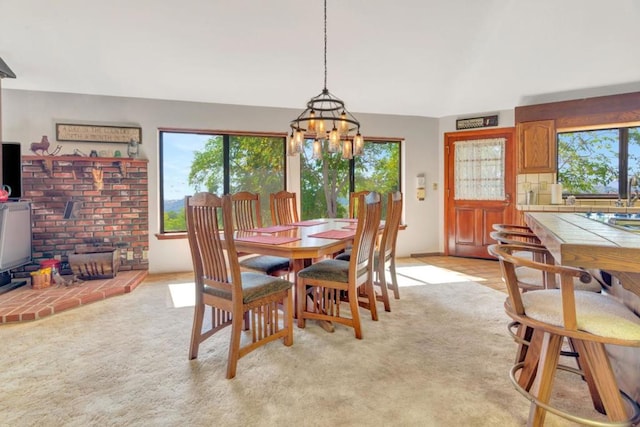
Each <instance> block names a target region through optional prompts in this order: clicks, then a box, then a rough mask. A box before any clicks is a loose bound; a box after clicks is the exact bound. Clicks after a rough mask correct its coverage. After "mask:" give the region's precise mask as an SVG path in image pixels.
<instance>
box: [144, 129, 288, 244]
mask: <svg viewBox="0 0 640 427" xmlns="http://www.w3.org/2000/svg"><path fill="white" fill-rule="evenodd" d="M167 133H182V134H197V135H210V136H221V137H222V144H223V148H222V150H223V154H222V157H223V158H222V168H223V184H222V187H223V194H228V193H229V187H230V177H229V171H230V168H231V167H230V162H231V159H230V156H229V151H230V141H231V138H233V137H267V138H281V139H282V160H283V165H284V172H283V189H286V188H287V175H288V167H289V162H288V159H287V153H286V150H287V144H286V139H287V134H286V133H283V132H255V131H229V130H209V129H181V128H158V162H159V167H158V169H159V171H158V176H159V183H160V184H159V189H158V193H159V218H158V219H159V233H158V234H157V235H156V236H157V237H160V236H162V237H163V238H165V239H171V238H182V237H185V236H186V230H184V231H179V230H170V231H166V230H165V224H164V212H165V211H164V196H165V189H164V178H165V177H164V161H165V159H164V150H163V143H164V135H165V134H167Z"/></svg>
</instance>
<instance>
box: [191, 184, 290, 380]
mask: <svg viewBox="0 0 640 427" xmlns="http://www.w3.org/2000/svg"><path fill="white" fill-rule="evenodd" d="M185 213H186V220H187V236H188V239H189V247H190V249H191V258H192V261H193V271H194V276H195V292H196V303H195V311H194V316H193V329H192V332H191V345H190V347H189V359H195V358H197V357H198V349H199V347H200V343H202V342H203V341H205V340H206V339H207V338H209V337H211V336H213V335H215V334H217V333H218V332H219V331H221V330H223V329H224V328H225V327H227V326H231V334H230V342H229V356H228V362H227V378H233V377H235V375H236V368H237V364H238V359H240V358H242V357H243V356H246V355H247V354H248V353H250V352H251V351H253V350H255V349H257V348H258V347H260V346H262V345H264V344H267V343H269V342H271V341H275V340H277V339H280V338H282V340H283V341H284V345H286V346H290V345H292V344H293V302H292V286H293V283H291V282H289V281H287V280H283V279H280V278H278V277H272V276H268V275H266V274H261V273H253V272H241V271H240V265H239V263H238V254H237V252H236V249H235V244H234V240H233V233H234V231H233V219H232V201H231V196H230V195H225V196H222V197H218V196H216V195H215V194H211V193H196V194H194V195H193V196H187V197H186V198H185ZM220 220H221V223H220ZM222 236H224V240H223V239H222ZM205 306H210V307H211V314H212V315H211V327H210V328H209V329H206V330H204V331H203V319H204V312H205ZM279 307H283V314H282V316H281V315H280V309H279ZM243 324H245V326H246V327H248V328H249V329H250V333H246V334H242V330H243ZM247 341H249V342H247Z"/></svg>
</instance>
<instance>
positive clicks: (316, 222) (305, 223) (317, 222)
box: [289, 220, 328, 227]
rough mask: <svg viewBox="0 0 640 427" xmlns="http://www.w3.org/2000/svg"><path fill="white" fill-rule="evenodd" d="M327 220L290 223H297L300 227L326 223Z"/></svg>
mask: <svg viewBox="0 0 640 427" xmlns="http://www.w3.org/2000/svg"><path fill="white" fill-rule="evenodd" d="M327 222H328V221H316V220H308V221H300V222H293V223H291V224H289V225H297V226H298V227H309V226H311V225H320V224H326V223H327Z"/></svg>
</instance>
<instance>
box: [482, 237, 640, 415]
mask: <svg viewBox="0 0 640 427" xmlns="http://www.w3.org/2000/svg"><path fill="white" fill-rule="evenodd" d="M488 250H489V253H490V254H491V255H493V256H495V257H497V258H498V259H499V260H500V265H501V269H502V274H503V277H504V279H505V283H506V285H507V291H508V297H507V300H506V302H505V304H504V307H505V311H506V313H507V315H508V316H509V317H511V318H512V319H513V320H514V322H515V323H517V324H520V325H523V326H524V327H525V328H527V329H528V330H529V331H530V332H531V333H530V334H529V336H528V337H527V340H528V341H527V342H526V348H527V349H528V350H527V351H526V352H525V353H523V354H522V357H521V358H519V359H518V358H517V359H516V363H515V364H514V366H513V367H512V368H511V371H510V379H511V381H512V383H513V384H514V385H515V387H516V389H517V390H518V391H519V392H520V393H521V394H523V395H524V396H525V397H527V399H528V400H529V401H530V402H531V406H530V412H529V420H528V425H529V426H542V425H543V424H544V420H545V416H546V413H547V411H548V412H552V413H554V414H556V415H558V416H560V417H563V418H566V419H569V420H571V421H574V422H578V423H581V424H590V425H605V424H603V423H600V422H598V421H595V422H594V420H590V419H586V418H584V417H579V416H577V415H575V414H570V413H568V412H566V411H564V410H561V409H558V408H557V407H556V406H557V405H555V406H554V404H553V403H552V402H551V397H552V389H553V383H554V381H555V378H556V371H557V370H558V369H561V370H567V371H570V372H573V373H577V374H579V375H581V376H583V378H584V379H585V380H586V384H587V386H588V389H589V392H590V394H591V399H592V401H593V405H594V408H595V409H597V410H598V411H599V412H602V413H606V415H607V417H608V418H609V420H610V421H611V422H619V423H620V424H616V425H627V424H624V423H625V422H626V423H628V425H631V424H633V423H635V422H638V421H639V420H640V411H639V410H638V405H637V404H635V405H633V402H629V405H628V406H625V403H624V400H628V401H630V400H631V399H628V398H627V397H626V395H624V394H623V393H621V392H620V389H619V387H618V384H617V380H616V377H615V375H614V372H613V370H612V368H611V363H610V361H609V356H608V354H607V351H606V349H605V345H616V346H627V347H640V319H639V318H638V317H637V316H636V315H635V314H634V313H633V311H631V310H630V309H629V308H628V307H627V306H625V305H624V304H623V303H621V302H619V301H617V300H616V299H614V298H612V297H610V296H608V295H606V294H601V293H595V292H588V291H579V290H575V288H574V278H576V277H581V276H582V275H584V274H585V272H584V270H581V269H578V268H572V267H566V266H561V265H553V264H547V263H541V262H536V261H532V260H531V259H528V258H523V257H518V256H515V255H514V254H515V253H520V252H522V251H523V246H521V245H511V244H502V245H498V244H493V245H490V246H489V248H488ZM526 250H528V251H532V252H540V251H543V250H544V249H541V248H534V247H527V249H526ZM534 259H535V257H534ZM519 267H528V268H534V269H538V270H540V271H541V272H545V273H548V274H553V275H559V276H560V278H561V280H560V289H543V290H534V291H530V292H521V290H520V287H519V284H518V280H517V272H516V269H517V268H519ZM512 336H513V337H514V339H515V340H516V342H517V343H518V344H519V345H522V339H523V337H522V336H519V335H514V334H512ZM565 339H567V340H569V342H570V343H571V344H572V346H573V348H574V350H575V352H576V354H577V361H578V366H579V369H578V370H576V369H574V368H572V367H568V366H564V365H560V364H559V357H560V355H561V352H562V343H563V341H564V340H565ZM628 408H632V410H628Z"/></svg>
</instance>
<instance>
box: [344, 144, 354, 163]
mask: <svg viewBox="0 0 640 427" xmlns="http://www.w3.org/2000/svg"><path fill="white" fill-rule="evenodd" d="M342 158H343V159H345V160H350V159H352V158H353V150H352V145H351V141H349V140H348V139H345V140H344V141H342Z"/></svg>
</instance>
